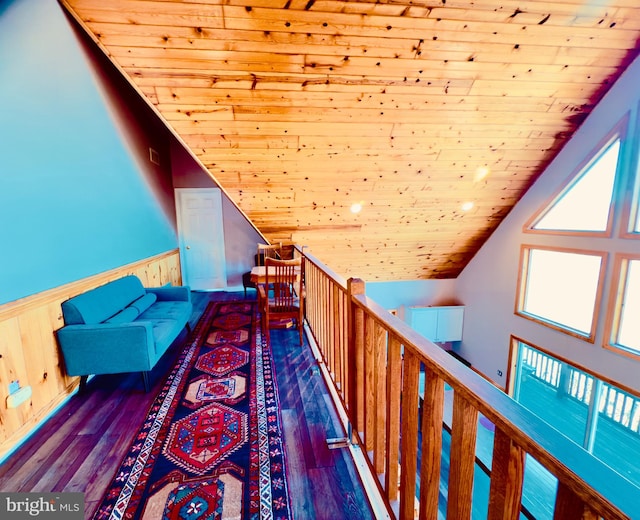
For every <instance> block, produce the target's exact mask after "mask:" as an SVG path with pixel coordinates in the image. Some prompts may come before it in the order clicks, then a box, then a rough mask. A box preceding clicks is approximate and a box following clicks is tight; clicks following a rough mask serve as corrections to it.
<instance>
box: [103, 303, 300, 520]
mask: <svg viewBox="0 0 640 520" xmlns="http://www.w3.org/2000/svg"><path fill="white" fill-rule="evenodd" d="M274 377H275V376H274V373H273V365H272V357H271V349H270V347H269V345H267V343H266V341H263V339H262V334H261V331H260V320H259V319H258V316H257V314H256V312H255V309H254V303H252V302H244V301H237V302H217V303H211V304H209V306H208V307H207V309H206V310H205V312H204V314H203V316H202V317H201V319H200V321H199V323H198V325H197V326H196V328H195V329H194V331H193V334H192V336H191V337H190V339H189V340H188V343H187V344H186V345H185V347H184V350H183V352H182V354H181V355H180V358H179V360H178V363H177V364H176V366H175V367H174V369H173V370H172V372H171V374H170V375H169V377H168V379H167V381H166V383H165V384H164V385H163V388H162V390H161V391H160V393H159V394H158V396H157V397H156V399H155V400H154V402H153V404H152V406H151V408H150V410H149V412H148V415H147V418H146V419H145V421H144V423H143V425H142V426H141V428H140V431H139V432H138V435H137V436H136V437H135V438H134V440H133V443H132V445H131V447H130V448H129V451H128V453H127V454H126V456H125V457H124V459H123V461H122V464H121V466H120V468H119V469H118V470H117V472H116V474H115V476H114V478H113V481H112V482H111V484H110V486H109V488H108V489H107V492H106V494H105V496H104V498H103V500H102V502H101V504H100V505H99V506H98V509H97V510H96V513H95V515H94V517H93V518H94V520H106V519H141V520H178V519H185V520H212V519H216V520H218V519H220V520H224V519H227V518H229V519H230V518H234V519H243V520H244V519H251V520H258V519H260V520H263V519H264V520H289V519H290V518H291V509H290V501H289V497H288V488H287V478H286V466H285V459H284V450H283V435H282V418H281V416H280V407H279V401H278V390H277V387H276V383H275V380H274Z"/></svg>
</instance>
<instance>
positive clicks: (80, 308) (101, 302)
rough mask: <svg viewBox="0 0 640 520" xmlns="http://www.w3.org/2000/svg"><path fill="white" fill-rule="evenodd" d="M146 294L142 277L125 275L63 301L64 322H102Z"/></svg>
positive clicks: (77, 323) (76, 323) (68, 323)
mask: <svg viewBox="0 0 640 520" xmlns="http://www.w3.org/2000/svg"><path fill="white" fill-rule="evenodd" d="M144 295H145V290H144V287H143V286H142V282H141V281H140V279H139V278H138V277H137V276H133V275H129V276H125V277H124V278H120V279H118V280H114V281H113V282H109V283H108V284H105V285H101V286H100V287H96V288H95V289H91V290H89V291H87V292H84V293H82V294H79V295H78V296H74V297H73V298H71V299H69V300H67V301H65V302H63V303H62V314H63V316H64V323H65V325H81V324H95V323H102V322H103V321H105V320H107V319H109V318H110V317H111V316H114V315H115V314H117V313H118V312H120V311H121V310H122V309H124V308H125V307H126V306H127V305H129V304H130V303H131V302H132V301H134V300H137V299H138V298H140V297H142V296H144Z"/></svg>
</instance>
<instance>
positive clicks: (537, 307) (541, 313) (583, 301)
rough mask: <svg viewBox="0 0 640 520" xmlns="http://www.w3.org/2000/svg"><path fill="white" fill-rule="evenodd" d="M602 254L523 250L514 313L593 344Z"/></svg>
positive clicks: (602, 261) (526, 247) (527, 248)
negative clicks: (516, 304)
mask: <svg viewBox="0 0 640 520" xmlns="http://www.w3.org/2000/svg"><path fill="white" fill-rule="evenodd" d="M604 263H605V262H604V254H601V253H590V252H582V251H568V250H563V251H561V250H554V249H544V248H534V247H533V246H523V249H522V260H521V269H522V270H521V274H520V276H521V282H520V284H519V291H518V299H517V301H518V306H517V310H516V312H517V313H518V314H519V315H521V316H523V317H525V318H529V319H533V320H535V321H539V322H541V323H543V324H545V325H548V326H551V327H553V328H556V329H559V330H562V331H564V332H568V333H569V334H572V335H574V336H577V337H580V338H583V339H588V340H590V341H593V340H594V334H595V330H594V329H595V323H596V321H597V320H595V319H594V318H595V313H596V309H597V308H598V305H597V304H598V302H599V300H600V293H601V288H602V283H601V280H602V278H603V272H604Z"/></svg>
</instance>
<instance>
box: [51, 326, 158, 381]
mask: <svg viewBox="0 0 640 520" xmlns="http://www.w3.org/2000/svg"><path fill="white" fill-rule="evenodd" d="M57 336H58V342H59V344H60V349H61V350H62V354H63V356H64V360H65V365H66V368H67V373H68V374H69V375H70V376H82V375H90V374H115V373H119V372H138V371H146V370H151V369H152V368H153V365H154V363H155V360H156V357H157V356H156V354H155V341H154V339H153V327H152V325H151V323H150V322H148V321H135V322H130V323H99V324H96V325H67V326H65V327H62V328H61V329H60V330H58V332H57Z"/></svg>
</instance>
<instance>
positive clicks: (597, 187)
mask: <svg viewBox="0 0 640 520" xmlns="http://www.w3.org/2000/svg"><path fill="white" fill-rule="evenodd" d="M619 155H620V137H615V138H614V139H612V140H611V141H610V142H608V143H607V144H606V145H605V146H603V147H602V148H600V150H599V151H598V153H597V154H596V155H594V157H593V158H592V159H591V160H590V161H589V162H588V163H587V164H586V166H584V167H583V168H582V169H581V170H580V171H579V173H578V174H577V175H576V176H575V177H574V178H573V180H572V181H571V182H570V183H569V184H568V185H567V186H566V187H565V188H564V189H563V190H562V191H561V193H560V194H559V195H558V196H556V197H555V198H554V199H553V201H552V202H551V204H549V205H548V206H547V207H546V208H545V209H544V210H543V211H542V212H541V213H540V214H538V215H536V216H535V217H534V219H533V222H532V224H530V225H529V226H527V227H528V229H527V231H543V232H552V233H571V234H576V233H606V232H607V231H608V230H609V224H610V215H611V200H612V196H613V186H614V181H615V178H616V170H617V166H618V157H619Z"/></svg>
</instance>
